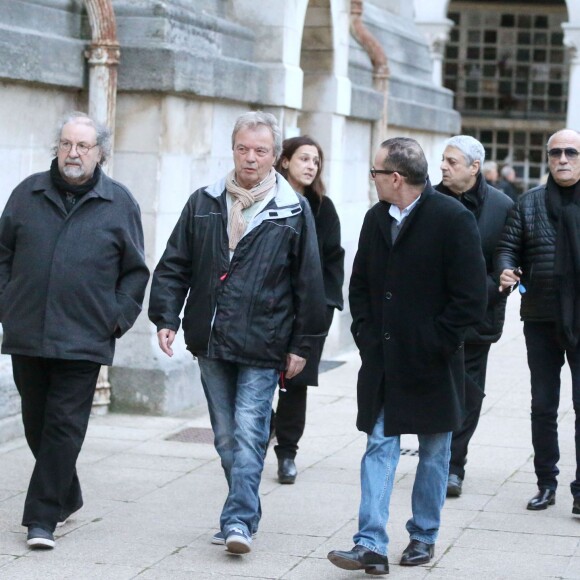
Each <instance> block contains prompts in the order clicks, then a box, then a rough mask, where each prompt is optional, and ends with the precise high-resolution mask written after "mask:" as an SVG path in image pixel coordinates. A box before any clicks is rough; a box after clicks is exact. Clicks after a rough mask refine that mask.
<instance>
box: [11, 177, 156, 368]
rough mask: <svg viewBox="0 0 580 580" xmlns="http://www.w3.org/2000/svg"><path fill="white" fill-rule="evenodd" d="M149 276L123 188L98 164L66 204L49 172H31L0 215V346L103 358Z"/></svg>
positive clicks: (109, 358)
mask: <svg viewBox="0 0 580 580" xmlns="http://www.w3.org/2000/svg"><path fill="white" fill-rule="evenodd" d="M148 279H149V270H148V269H147V266H146V264H145V253H144V248H143V227H142V225H141V212H140V210H139V206H138V204H137V202H136V201H135V198H134V197H133V196H132V195H131V193H130V192H129V190H128V189H127V188H126V187H124V186H123V185H122V184H120V183H118V182H117V181H115V180H114V179H111V178H110V177H107V176H106V175H105V174H104V173H101V177H100V179H99V181H98V182H97V184H96V185H95V187H94V188H93V189H92V190H91V191H89V192H88V193H87V194H86V195H84V196H83V197H82V198H81V199H80V200H79V201H78V202H77V203H76V204H75V206H74V207H73V209H72V210H71V211H70V212H69V213H67V211H66V209H65V207H64V203H63V201H62V197H61V195H60V194H59V192H58V190H57V189H56V187H55V186H54V184H53V183H52V180H51V178H50V172H48V171H45V172H43V173H36V174H34V175H31V176H30V177H28V178H26V179H25V180H24V181H23V182H22V183H20V185H18V186H17V187H16V189H15V190H14V191H13V192H12V195H11V196H10V199H9V200H8V203H7V204H6V207H5V208H4V211H3V212H2V216H1V217H0V320H1V321H2V325H3V328H4V336H3V341H2V352H3V353H4V354H19V355H25V356H35V357H43V358H58V359H67V360H90V361H93V362H97V363H100V364H103V365H110V364H112V362H113V354H114V351H115V339H117V338H120V337H121V336H122V335H123V334H124V333H125V332H127V331H128V330H129V328H131V326H133V324H134V322H135V320H136V319H137V316H138V315H139V313H140V312H141V305H142V303H143V296H144V294H145V287H146V286H147V281H148Z"/></svg>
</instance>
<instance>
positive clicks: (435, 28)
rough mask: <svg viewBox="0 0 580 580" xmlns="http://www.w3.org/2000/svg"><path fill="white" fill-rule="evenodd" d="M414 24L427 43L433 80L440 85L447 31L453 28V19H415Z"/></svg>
mask: <svg viewBox="0 0 580 580" xmlns="http://www.w3.org/2000/svg"><path fill="white" fill-rule="evenodd" d="M415 24H416V25H417V28H418V29H419V30H420V31H421V32H422V33H423V35H424V36H425V38H426V39H427V43H428V44H429V51H430V53H431V59H432V61H433V77H432V78H433V82H434V83H435V85H437V86H438V87H440V86H442V85H443V56H444V54H445V45H446V44H447V41H448V40H449V31H450V30H451V28H453V20H449V19H448V18H445V19H443V20H436V21H427V20H416V21H415Z"/></svg>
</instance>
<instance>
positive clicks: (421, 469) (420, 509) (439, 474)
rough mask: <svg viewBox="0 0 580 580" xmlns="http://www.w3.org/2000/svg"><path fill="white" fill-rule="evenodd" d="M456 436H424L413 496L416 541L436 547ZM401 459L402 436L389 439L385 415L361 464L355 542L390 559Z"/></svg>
mask: <svg viewBox="0 0 580 580" xmlns="http://www.w3.org/2000/svg"><path fill="white" fill-rule="evenodd" d="M451 434H452V433H451V432H448V433H433V434H423V435H418V438H419V464H418V465H417V472H416V474H415V482H414V484H413V494H412V511H413V517H412V518H411V519H410V520H409V521H408V522H407V531H408V532H409V535H410V538H411V539H412V540H420V541H421V542H425V543H426V544H434V543H435V541H436V540H437V534H438V532H439V525H440V522H441V509H442V508H443V504H444V503H445V495H446V493H447V477H448V473H449V458H450V455H451V451H450V447H451ZM400 455H401V437H400V436H399V435H395V436H391V437H385V435H384V414H383V412H382V411H381V412H380V413H379V418H378V419H377V422H376V424H375V427H374V429H373V432H372V433H371V434H370V435H369V436H368V439H367V448H366V451H365V454H364V455H363V458H362V461H361V476H360V478H361V502H360V508H359V531H358V532H357V533H356V534H355V535H354V538H353V540H354V543H355V544H360V545H361V546H364V547H365V548H368V549H369V550H372V551H373V552H377V553H378V554H382V555H383V556H386V555H387V551H388V546H389V536H388V534H387V522H388V521H389V503H390V500H391V493H392V491H393V483H394V481H395V472H396V470H397V465H398V463H399V457H400Z"/></svg>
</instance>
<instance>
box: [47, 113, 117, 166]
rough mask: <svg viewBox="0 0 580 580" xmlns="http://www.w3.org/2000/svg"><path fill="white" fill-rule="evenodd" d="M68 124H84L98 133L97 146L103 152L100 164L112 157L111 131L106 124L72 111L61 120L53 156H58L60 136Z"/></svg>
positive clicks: (56, 134)
mask: <svg viewBox="0 0 580 580" xmlns="http://www.w3.org/2000/svg"><path fill="white" fill-rule="evenodd" d="M68 123H82V124H85V125H89V126H90V127H93V129H94V130H95V131H96V133H97V145H98V146H99V148H100V150H101V161H100V163H101V164H102V163H105V162H106V161H107V159H108V158H109V157H110V155H111V148H112V145H113V141H112V134H111V130H110V129H109V128H108V127H107V126H106V125H105V124H104V123H99V122H98V121H95V120H94V119H91V117H89V116H88V115H87V114H86V113H82V112H81V111H71V112H70V113H67V114H66V115H65V116H64V117H63V118H62V119H61V120H60V122H59V124H58V125H57V127H56V130H55V134H54V144H53V147H52V153H53V155H54V156H55V157H56V155H57V154H58V144H59V143H60V136H61V134H62V130H63V127H64V126H65V125H66V124H68Z"/></svg>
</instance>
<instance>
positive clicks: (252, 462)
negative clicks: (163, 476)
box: [198, 357, 279, 537]
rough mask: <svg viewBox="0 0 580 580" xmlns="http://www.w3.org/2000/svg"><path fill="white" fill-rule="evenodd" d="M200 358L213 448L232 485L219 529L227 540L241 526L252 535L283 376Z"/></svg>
mask: <svg viewBox="0 0 580 580" xmlns="http://www.w3.org/2000/svg"><path fill="white" fill-rule="evenodd" d="M198 360H199V368H200V371H201V382H202V385H203V390H204V392H205V396H206V398H207V403H208V407H209V416H210V420H211V426H212V429H213V433H214V445H215V448H216V451H217V452H218V454H219V456H220V458H221V463H222V467H223V470H224V473H225V476H226V479H227V482H228V487H229V492H228V497H227V499H226V502H225V504H224V507H223V510H222V514H221V517H220V528H221V531H222V533H223V534H224V535H225V536H227V535H228V533H229V532H230V531H231V530H232V528H238V529H241V530H242V531H243V532H244V533H246V534H247V535H248V537H250V536H251V534H254V533H256V532H257V531H258V524H259V522H260V517H261V515H262V510H261V507H260V497H259V494H258V490H259V487H260V479H261V477H262V470H263V469H264V457H265V455H266V448H267V445H268V439H269V437H270V415H271V413H272V399H273V398H274V392H275V390H276V385H277V384H278V377H279V372H278V371H277V370H276V369H266V368H259V367H251V366H247V365H242V364H237V363H231V362H227V361H222V360H217V359H210V358H206V357H199V358H198Z"/></svg>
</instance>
